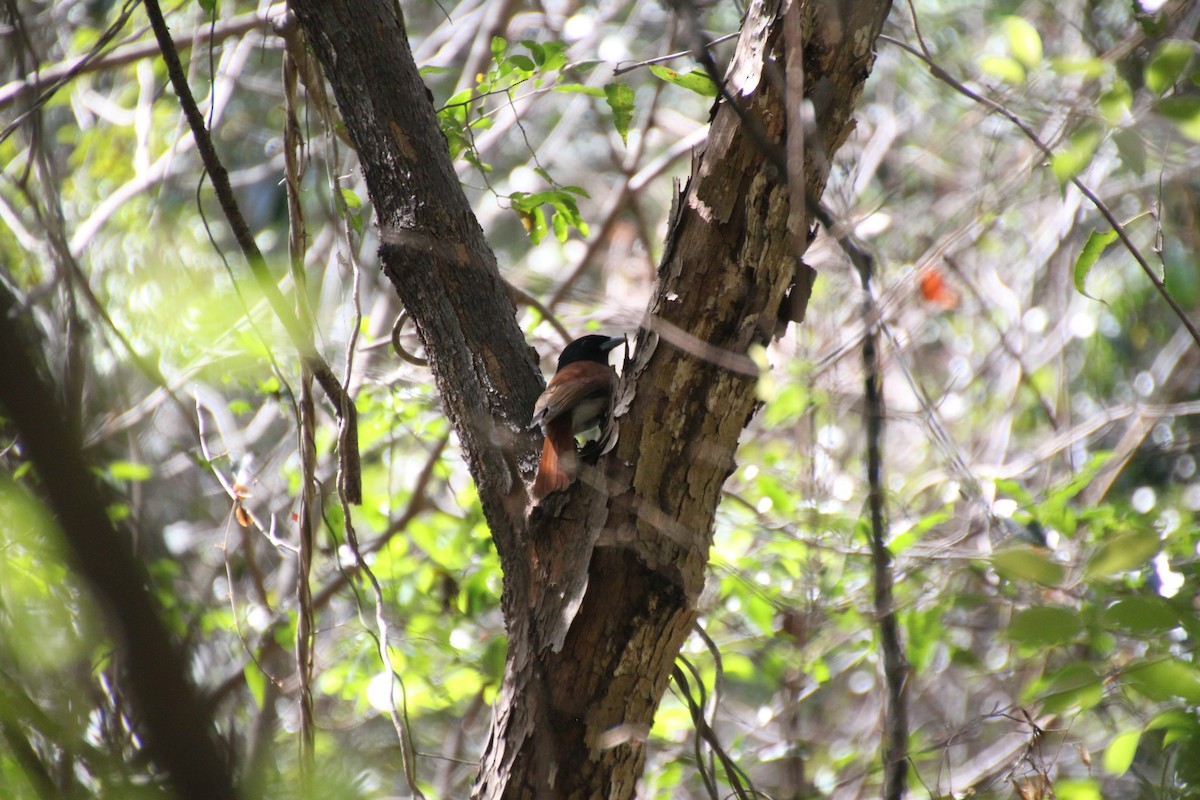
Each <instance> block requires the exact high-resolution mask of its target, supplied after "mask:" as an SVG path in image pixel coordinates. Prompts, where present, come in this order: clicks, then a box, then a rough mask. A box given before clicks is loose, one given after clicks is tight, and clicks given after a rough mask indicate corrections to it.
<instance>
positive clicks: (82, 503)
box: [0, 282, 236, 800]
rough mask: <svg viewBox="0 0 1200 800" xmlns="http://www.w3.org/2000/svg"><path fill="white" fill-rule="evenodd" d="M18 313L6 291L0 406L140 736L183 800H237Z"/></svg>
mask: <svg viewBox="0 0 1200 800" xmlns="http://www.w3.org/2000/svg"><path fill="white" fill-rule="evenodd" d="M18 314H19V310H18V306H17V303H16V299H15V298H14V297H13V296H12V295H11V294H10V293H9V291H8V288H7V287H6V286H5V285H4V283H3V282H0V341H3V342H4V346H3V347H0V375H2V376H3V380H0V406H2V407H3V408H4V410H5V414H6V415H7V416H8V417H9V419H10V420H11V421H12V423H13V424H14V425H15V427H16V429H17V431H18V432H19V434H20V439H21V442H22V445H23V448H24V450H25V452H26V453H28V455H29V460H30V461H31V462H32V463H33V465H34V467H35V469H36V470H37V474H38V477H39V479H40V484H41V487H42V491H43V492H44V493H45V497H46V501H47V504H48V505H49V507H50V509H51V510H52V511H53V512H54V515H55V517H56V518H57V520H58V523H59V524H60V525H61V526H62V537H63V540H64V541H65V543H66V545H67V548H68V549H69V551H70V553H71V556H72V561H73V562H74V566H75V569H76V571H77V572H78V573H79V574H80V575H82V576H83V577H84V579H86V581H87V582H88V584H89V586H90V587H91V589H92V591H93V593H94V594H95V595H96V597H97V598H98V599H99V600H100V601H101V605H102V607H103V609H104V611H105V612H106V617H107V621H108V625H109V627H110V629H111V630H112V633H113V636H114V638H115V639H116V640H117V642H118V644H119V645H120V647H121V650H122V658H121V663H122V664H123V666H124V668H125V672H126V675H127V678H128V680H127V686H128V687H129V690H130V693H131V694H132V696H133V698H134V702H135V704H136V709H137V715H136V716H135V717H134V719H136V720H137V721H138V723H137V724H138V735H139V736H140V737H141V738H142V739H143V740H144V742H145V744H146V750H147V753H148V754H149V756H150V758H151V759H152V760H153V761H154V762H155V763H156V764H157V765H158V766H159V767H160V768H162V770H163V771H164V772H166V773H167V774H168V776H169V780H170V781H171V783H172V784H174V786H175V790H176V792H177V793H178V796H179V797H181V798H194V800H219V799H220V798H234V797H236V793H235V792H234V790H233V779H232V777H231V775H230V772H229V769H228V767H227V766H226V764H225V763H224V760H223V759H222V758H221V756H220V753H219V751H218V749H217V745H216V738H215V736H214V728H213V722H212V718H211V717H210V716H209V713H208V710H207V709H206V708H205V707H204V705H203V704H202V703H201V702H200V700H199V696H198V694H197V692H196V689H195V687H194V686H192V684H191V681H190V680H189V679H188V674H189V670H188V665H187V661H186V659H185V658H184V654H183V652H182V651H181V649H180V647H179V645H178V644H177V643H176V642H175V641H174V640H173V639H172V638H171V636H170V634H169V633H168V632H167V629H166V627H165V626H164V625H163V623H162V620H161V619H160V618H159V615H158V611H157V604H156V603H155V601H154V598H153V596H152V595H151V594H150V592H149V591H148V589H147V586H148V584H149V582H150V581H149V577H148V576H147V575H146V573H145V570H144V569H143V567H142V565H141V564H140V563H139V562H138V561H137V560H136V559H134V558H133V556H132V554H131V550H130V547H129V543H128V540H129V535H128V532H122V531H118V530H117V528H116V527H115V526H114V524H113V522H112V521H111V520H110V519H109V516H108V511H107V509H108V507H109V503H108V502H107V501H106V499H105V498H104V496H103V495H102V493H101V491H100V488H99V486H98V485H97V482H96V478H95V476H94V475H93V474H92V472H91V471H90V470H89V469H88V467H87V466H86V465H85V464H84V462H83V458H82V455H81V447H82V445H81V443H80V442H79V440H78V439H77V438H73V437H72V435H71V433H70V426H66V425H63V424H62V419H63V410H62V408H61V407H60V405H59V403H58V400H57V399H56V393H55V391H54V390H53V388H52V387H51V385H50V383H49V380H48V379H47V378H46V377H45V376H44V374H43V373H42V371H40V370H39V369H38V368H37V367H36V366H35V362H34V360H33V358H32V356H31V354H33V353H37V352H40V351H41V348H40V347H38V346H37V345H35V344H34V343H33V342H32V341H31V338H30V335H29V333H28V331H27V330H23V329H22V328H23V327H25V328H27V327H28V326H22V325H21V324H20V323H19V322H18V319H19V317H18Z"/></svg>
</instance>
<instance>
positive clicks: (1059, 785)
mask: <svg viewBox="0 0 1200 800" xmlns="http://www.w3.org/2000/svg"><path fill="white" fill-rule="evenodd" d="M1046 796H1048V797H1057V798H1058V800H1102V798H1103V797H1104V795H1102V794H1101V793H1100V784H1099V783H1098V782H1097V781H1096V780H1095V779H1094V778H1073V779H1066V780H1057V781H1055V782H1054V794H1049V795H1046Z"/></svg>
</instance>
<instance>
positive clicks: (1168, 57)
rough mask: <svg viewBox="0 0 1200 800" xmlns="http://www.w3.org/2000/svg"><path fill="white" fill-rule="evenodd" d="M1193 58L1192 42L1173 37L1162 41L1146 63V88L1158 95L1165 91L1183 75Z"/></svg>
mask: <svg viewBox="0 0 1200 800" xmlns="http://www.w3.org/2000/svg"><path fill="white" fill-rule="evenodd" d="M1191 60H1192V45H1191V44H1190V43H1188V42H1181V41H1177V40H1172V39H1168V40H1167V41H1165V42H1162V43H1161V44H1159V46H1158V48H1157V49H1156V50H1155V51H1154V55H1152V56H1151V57H1150V60H1149V61H1148V62H1147V63H1146V72H1145V80H1146V88H1148V89H1149V90H1150V91H1152V92H1154V93H1155V94H1157V95H1161V94H1163V93H1165V92H1166V91H1167V90H1168V89H1170V88H1171V87H1172V86H1174V85H1175V82H1176V81H1178V80H1179V77H1180V76H1181V75H1183V71H1184V70H1185V69H1187V65H1188V62H1189V61H1191Z"/></svg>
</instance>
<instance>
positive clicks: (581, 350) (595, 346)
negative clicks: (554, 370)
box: [558, 333, 625, 369]
mask: <svg viewBox="0 0 1200 800" xmlns="http://www.w3.org/2000/svg"><path fill="white" fill-rule="evenodd" d="M624 342H625V338H624V337H622V336H600V335H599V334H595V333H593V334H591V335H590V336H581V337H580V338H578V339H576V340H575V341H573V342H571V343H570V344H569V345H567V346H566V347H564V348H563V351H562V355H560V356H559V357H558V368H559V369H562V368H563V367H565V366H566V365H567V364H571V363H573V362H575V361H598V362H600V363H601V364H607V363H608V354H609V353H610V352H611V351H612V350H613V349H614V348H616V347H617V346H619V345H621V344H624Z"/></svg>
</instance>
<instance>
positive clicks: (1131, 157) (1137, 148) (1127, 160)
mask: <svg viewBox="0 0 1200 800" xmlns="http://www.w3.org/2000/svg"><path fill="white" fill-rule="evenodd" d="M1113 141H1114V142H1115V143H1116V145H1117V155H1119V156H1120V157H1121V163H1122V164H1124V165H1125V166H1126V167H1127V168H1128V169H1129V171H1130V172H1133V173H1134V174H1136V175H1145V174H1146V143H1145V142H1143V141H1142V137H1141V135H1140V134H1139V133H1138V132H1137V130H1135V129H1134V128H1121V129H1120V130H1119V131H1117V132H1116V133H1114V134H1113Z"/></svg>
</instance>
